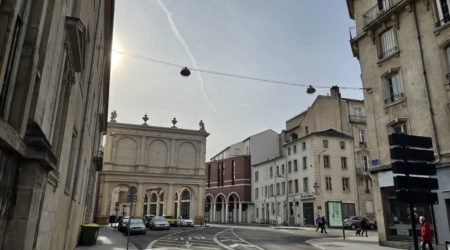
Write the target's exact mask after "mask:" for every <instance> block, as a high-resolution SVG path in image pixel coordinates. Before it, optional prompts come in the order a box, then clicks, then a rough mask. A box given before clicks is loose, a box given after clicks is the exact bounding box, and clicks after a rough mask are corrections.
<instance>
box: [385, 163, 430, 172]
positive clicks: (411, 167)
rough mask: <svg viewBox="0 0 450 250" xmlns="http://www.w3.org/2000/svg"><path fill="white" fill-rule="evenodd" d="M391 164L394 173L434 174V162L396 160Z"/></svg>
mask: <svg viewBox="0 0 450 250" xmlns="http://www.w3.org/2000/svg"><path fill="white" fill-rule="evenodd" d="M391 166H392V173H394V174H413V175H436V165H435V164H429V163H422V162H420V163H417V162H403V161H396V162H393V163H391Z"/></svg>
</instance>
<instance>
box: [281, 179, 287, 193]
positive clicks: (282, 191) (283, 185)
mask: <svg viewBox="0 0 450 250" xmlns="http://www.w3.org/2000/svg"><path fill="white" fill-rule="evenodd" d="M285 193H286V182H284V181H283V182H282V183H281V194H285Z"/></svg>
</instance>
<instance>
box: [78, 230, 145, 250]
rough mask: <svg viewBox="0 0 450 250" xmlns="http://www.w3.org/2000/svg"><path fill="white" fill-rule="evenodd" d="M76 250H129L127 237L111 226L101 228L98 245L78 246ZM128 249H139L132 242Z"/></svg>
mask: <svg viewBox="0 0 450 250" xmlns="http://www.w3.org/2000/svg"><path fill="white" fill-rule="evenodd" d="M76 249H80V250H93V249H95V250H123V249H127V237H125V236H123V234H122V233H121V232H119V231H114V229H113V228H111V227H110V226H109V225H102V226H100V231H99V233H98V237H97V244H95V245H92V246H78V247H77V248H76ZM128 249H133V250H137V248H136V247H135V246H134V245H133V243H131V242H130V244H129V246H128Z"/></svg>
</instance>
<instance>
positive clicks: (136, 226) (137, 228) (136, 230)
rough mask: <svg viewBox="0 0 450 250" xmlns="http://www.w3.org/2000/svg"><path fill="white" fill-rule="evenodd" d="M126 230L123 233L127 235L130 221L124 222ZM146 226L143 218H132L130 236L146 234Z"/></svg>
mask: <svg viewBox="0 0 450 250" xmlns="http://www.w3.org/2000/svg"><path fill="white" fill-rule="evenodd" d="M123 224H124V225H125V230H124V231H123V232H124V233H125V234H128V220H126V221H124V223H123ZM145 229H146V228H145V224H144V220H143V219H142V218H131V220H130V228H129V230H130V235H132V234H145Z"/></svg>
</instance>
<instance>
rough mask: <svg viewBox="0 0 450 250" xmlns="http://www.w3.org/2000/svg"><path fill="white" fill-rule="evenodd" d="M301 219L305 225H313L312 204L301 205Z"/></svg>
mask: <svg viewBox="0 0 450 250" xmlns="http://www.w3.org/2000/svg"><path fill="white" fill-rule="evenodd" d="M303 219H304V222H305V225H314V204H313V203H312V202H307V203H303Z"/></svg>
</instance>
